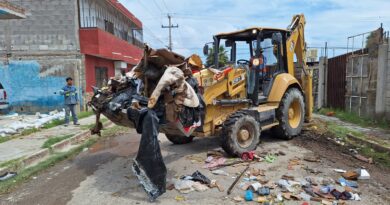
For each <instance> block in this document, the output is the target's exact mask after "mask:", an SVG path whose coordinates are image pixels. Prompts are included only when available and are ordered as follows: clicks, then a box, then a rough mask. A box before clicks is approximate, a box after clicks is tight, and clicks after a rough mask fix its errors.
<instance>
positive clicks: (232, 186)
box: [227, 165, 249, 195]
mask: <svg viewBox="0 0 390 205" xmlns="http://www.w3.org/2000/svg"><path fill="white" fill-rule="evenodd" d="M248 169H249V165H248V166H247V167H246V168H245V169H244V170H243V171H242V172H241V173H240V175H239V176H238V177H237V178H236V179H235V180H234V182H233V183H232V185H230V187H229V189H228V190H227V194H228V195H230V194H231V192H232V189H233V188H234V186H236V184H237V182H238V180H240V178H241V177H242V175H244V173H245V172H246V171H247V170H248Z"/></svg>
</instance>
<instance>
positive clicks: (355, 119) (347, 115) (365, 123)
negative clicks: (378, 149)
mask: <svg viewBox="0 0 390 205" xmlns="http://www.w3.org/2000/svg"><path fill="white" fill-rule="evenodd" d="M330 112H333V113H334V117H337V118H339V119H340V120H342V121H345V122H350V123H353V124H356V125H359V126H362V127H380V128H382V129H390V122H388V121H386V120H373V119H370V118H367V117H363V116H359V115H358V114H356V113H352V112H348V111H344V110H340V109H332V108H321V109H320V110H319V111H318V113H319V114H322V115H327V114H328V113H330Z"/></svg>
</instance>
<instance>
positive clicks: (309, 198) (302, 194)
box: [299, 192, 311, 201]
mask: <svg viewBox="0 0 390 205" xmlns="http://www.w3.org/2000/svg"><path fill="white" fill-rule="evenodd" d="M299 197H301V198H302V199H303V200H304V201H310V200H311V196H310V195H309V194H306V193H305V192H301V193H300V194H299Z"/></svg>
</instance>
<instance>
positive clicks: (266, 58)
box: [203, 27, 289, 105]
mask: <svg viewBox="0 0 390 205" xmlns="http://www.w3.org/2000/svg"><path fill="white" fill-rule="evenodd" d="M288 34H289V31H288V30H283V29H272V28H259V27H255V28H248V29H245V30H240V31H236V32H231V33H220V34H217V35H215V36H214V42H213V43H212V45H213V48H212V49H210V48H209V46H208V44H206V45H205V47H204V49H203V51H204V54H205V55H208V56H209V55H212V56H209V59H212V60H211V61H212V62H211V63H210V62H209V64H211V65H209V66H211V67H214V68H216V69H218V70H224V69H226V68H228V67H232V68H240V69H245V70H246V71H247V96H248V98H249V99H251V100H252V104H253V105H259V104H262V103H265V102H267V97H268V95H269V92H270V89H271V87H272V82H273V78H274V77H275V76H276V75H277V74H279V73H286V72H288V70H287V66H286V65H287V55H286V53H287V52H286V39H287V38H288V36H287V35H288ZM214 51H217V52H214ZM226 57H227V59H226Z"/></svg>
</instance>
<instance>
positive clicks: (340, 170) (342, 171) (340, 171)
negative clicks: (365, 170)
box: [333, 169, 347, 173]
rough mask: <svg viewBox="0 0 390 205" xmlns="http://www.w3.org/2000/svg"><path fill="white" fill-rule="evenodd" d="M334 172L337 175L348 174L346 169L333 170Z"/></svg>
mask: <svg viewBox="0 0 390 205" xmlns="http://www.w3.org/2000/svg"><path fill="white" fill-rule="evenodd" d="M333 171H335V172H337V173H345V172H347V171H346V170H344V169H333Z"/></svg>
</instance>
